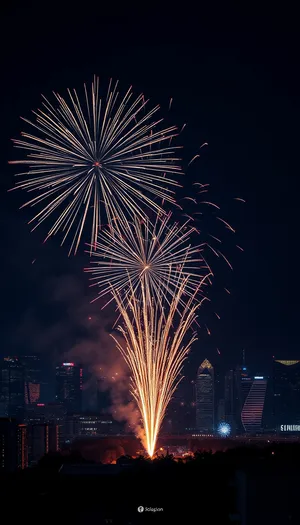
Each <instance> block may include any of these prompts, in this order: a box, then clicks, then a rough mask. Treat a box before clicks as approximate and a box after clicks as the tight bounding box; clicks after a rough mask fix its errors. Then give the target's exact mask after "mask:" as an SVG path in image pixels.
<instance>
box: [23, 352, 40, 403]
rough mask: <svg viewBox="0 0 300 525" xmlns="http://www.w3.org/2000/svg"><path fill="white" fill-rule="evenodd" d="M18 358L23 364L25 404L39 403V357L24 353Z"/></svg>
mask: <svg viewBox="0 0 300 525" xmlns="http://www.w3.org/2000/svg"><path fill="white" fill-rule="evenodd" d="M20 360H21V362H22V364H23V366H24V380H25V404H31V403H39V402H40V398H41V384H42V377H41V375H42V372H41V360H40V357H39V356H38V355H25V356H22V357H21V358H20Z"/></svg>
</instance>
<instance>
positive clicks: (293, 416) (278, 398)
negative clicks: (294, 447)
mask: <svg viewBox="0 0 300 525" xmlns="http://www.w3.org/2000/svg"><path fill="white" fill-rule="evenodd" d="M273 417H274V426H275V428H277V429H280V426H281V425H286V424H288V425H294V424H296V425H297V424H300V361H299V360H278V359H274V361H273Z"/></svg>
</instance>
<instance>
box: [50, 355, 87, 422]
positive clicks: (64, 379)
mask: <svg viewBox="0 0 300 525" xmlns="http://www.w3.org/2000/svg"><path fill="white" fill-rule="evenodd" d="M55 399H56V401H57V402H58V403H61V404H62V405H63V406H64V407H65V411H66V412H68V413H74V412H80V411H81V408H82V366H81V365H76V364H75V363H62V364H61V365H59V366H57V367H56V395H55Z"/></svg>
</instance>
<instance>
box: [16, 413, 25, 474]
mask: <svg viewBox="0 0 300 525" xmlns="http://www.w3.org/2000/svg"><path fill="white" fill-rule="evenodd" d="M17 454H18V468H20V469H24V468H27V467H28V428H27V425H25V424H24V423H21V424H19V425H18V431H17Z"/></svg>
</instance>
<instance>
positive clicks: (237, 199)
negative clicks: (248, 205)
mask: <svg viewBox="0 0 300 525" xmlns="http://www.w3.org/2000/svg"><path fill="white" fill-rule="evenodd" d="M234 200H235V201H240V202H246V201H245V199H241V197H235V198H234Z"/></svg>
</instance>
